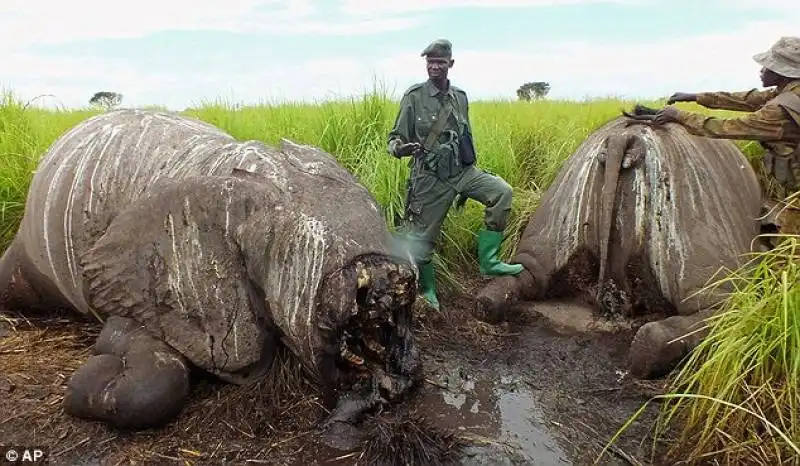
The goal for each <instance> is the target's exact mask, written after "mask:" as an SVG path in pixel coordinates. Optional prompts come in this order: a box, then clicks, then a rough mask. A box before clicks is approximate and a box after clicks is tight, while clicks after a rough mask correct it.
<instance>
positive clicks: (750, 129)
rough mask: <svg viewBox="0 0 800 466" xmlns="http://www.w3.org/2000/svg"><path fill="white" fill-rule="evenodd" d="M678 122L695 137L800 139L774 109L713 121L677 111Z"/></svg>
mask: <svg viewBox="0 0 800 466" xmlns="http://www.w3.org/2000/svg"><path fill="white" fill-rule="evenodd" d="M678 122H679V123H680V124H681V125H683V126H684V127H685V128H686V130H687V131H688V132H689V133H691V134H693V135H695V136H706V137H711V138H718V139H748V140H756V141H779V140H785V139H793V138H800V129H799V128H798V126H797V125H796V124H795V123H794V121H792V120H791V119H789V117H788V116H787V115H786V114H785V113H784V112H783V110H782V109H781V108H780V107H777V106H773V105H768V106H765V107H762V108H761V109H760V110H757V111H755V112H753V113H750V114H748V115H745V116H743V117H740V118H716V117H711V116H708V115H703V114H701V113H694V112H686V111H681V110H679V111H678Z"/></svg>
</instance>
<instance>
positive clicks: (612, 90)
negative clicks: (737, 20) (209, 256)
mask: <svg viewBox="0 0 800 466" xmlns="http://www.w3.org/2000/svg"><path fill="white" fill-rule="evenodd" d="M9 1H16V0H3V3H2V4H3V7H2V8H9V5H11V6H13V4H11V3H5V2H9ZM141 1H142V2H144V3H147V1H149V0H141ZM430 1H432V2H434V3H436V2H439V3H438V4H439V5H441V4H443V3H447V2H446V0H430ZM478 1H480V0H473V2H478ZM503 1H505V2H510V1H512V0H503ZM519 1H522V0H519ZM735 1H736V2H737V3H736V4H737V5H739V7H741V8H745V7H747V0H735ZM762 1H766V2H768V3H770V1H771V0H762ZM187 2H188V0H178V3H183V4H184V5H186V4H187ZM85 3H86V2H84V4H85ZM227 3H228V4H230V6H231V7H230V8H229V9H227V10H225V11H226V13H225V14H224V15H222V16H220V17H219V18H218V21H217V25H221V24H225V22H226V21H227V22H229V23H231V24H233V23H236V22H238V23H237V24H240V25H241V24H245V25H246V24H248V23H247V21H254V22H255V21H256V19H255V17H250V18H242V17H241V16H242V15H244V16H247V15H246V14H245V13H243V12H246V11H250V10H248V8H251V7H253V5H254V4H255V3H257V2H255V1H248V0H228V1H227ZM464 3H466V2H465V1H462V2H460V4H464ZM528 3H530V2H528ZM777 3H778V2H777V1H776V0H772V1H771V3H770V4H771V5H772V7H777V6H778V5H777ZM39 4H42V2H41V1H40V2H39ZM448 4H454V2H453V1H450V2H449V3H448ZM198 5H199V6H198V9H197V10H196V11H195V12H194V13H191V14H188V13H187V14H186V15H184V16H183V20H182V21H184V22H183V23H181V24H182V26H181V27H186V28H190V27H192V24H193V22H198V24H199V23H202V22H203V20H202V18H205V17H207V16H208V15H213V13H214V11H216V10H214V9H215V8H216V7H215V6H214V5H213V4H212V2H211V1H206V2H205V3H202V2H201V3H199V4H198ZM270 5H271V8H273V9H275V10H276V11H277V10H280V9H281V8H284V7H285V6H286V4H285V3H282V2H277V1H274V2H271V3H270ZM306 5H309V4H306ZM292 8H294V9H292ZM146 10H147V9H144V10H143V11H146ZM219 10H220V11H222V10H223V9H222V8H220V9H219ZM170 11H171V10H170ZM260 11H262V12H263V11H267V10H260ZM269 11H272V10H269ZM280 11H284V13H283V14H284V16H283V17H284V18H290V19H287V21H286V24H284V25H283V27H285V28H291V27H294V28H296V29H294V31H295V32H297V33H299V32H300V31H306V33H312V32H313V31H326V33H329V34H331V33H337V32H338V33H351V32H352V31H348V30H347V27H350V26H352V25H353V24H357V26H356V28H358V29H360V32H362V33H366V32H367V31H370V30H371V31H376V30H381V28H383V27H386V24H394V27H397V28H402V27H405V26H407V25H408V24H409V23H406V22H404V21H408V19H406V18H402V17H401V18H399V19H395V18H394V17H391V16H390V17H387V18H385V19H384V21H388V22H389V23H386V22H379V21H370V20H358V19H352V22H351V23H347V22H345V23H341V24H334V23H327V22H324V21H320V22H315V21H316V20H309V19H308V18H309V16H308V15H310V14H311V10H310V9H309V7H308V6H303V4H302V3H299V4H296V5H295V6H294V7H290V8H288V9H286V8H284V9H283V10H280ZM787 11H788V13H787V12H784V13H783V14H782V15H781V20H780V21H770V22H751V23H749V24H748V25H747V26H746V27H744V28H740V29H735V30H730V31H728V32H725V33H722V34H704V35H698V36H690V37H668V38H665V39H658V40H654V39H650V38H648V37H647V36H642V37H640V38H639V40H638V41H637V42H629V43H614V42H606V43H603V42H597V41H582V40H570V41H561V42H556V41H553V42H533V41H532V42H531V43H527V44H526V43H518V42H517V43H516V44H515V46H514V49H511V50H509V49H508V48H504V49H503V50H502V51H497V50H492V49H481V48H472V49H461V48H459V49H458V52H457V53H456V57H455V58H456V66H455V68H454V69H453V70H452V78H453V80H454V82H455V83H456V85H459V86H460V87H462V88H463V89H465V90H466V91H467V92H468V93H469V95H470V97H471V99H473V100H476V99H481V98H494V97H503V98H515V91H516V89H517V87H519V86H520V85H521V84H522V83H524V82H527V81H532V80H544V81H548V82H550V83H551V86H552V90H551V96H552V97H554V98H581V97H593V96H607V95H620V96H631V97H642V98H648V97H657V96H665V95H668V94H671V93H672V92H675V91H703V90H723V89H733V90H735V89H748V88H751V87H757V86H758V85H759V81H758V69H759V67H758V65H757V64H756V63H755V62H753V61H752V55H753V54H755V53H758V52H760V51H763V50H765V49H767V48H768V47H769V46H770V45H771V44H772V43H773V42H774V41H775V40H776V39H777V38H778V37H779V36H781V35H796V24H798V23H800V13H795V12H794V10H787ZM236 12H239V13H236ZM370 14H372V13H370ZM140 16H141V17H145V16H147V15H146V14H144V13H141V14H140ZM0 17H4V15H3V14H2V13H0ZM148 21H149V23H148ZM159 21H161V20H155V19H152V20H144V22H141V23H138V24H137V25H136V26H130V27H129V29H127V32H125V31H122V32H120V31H117V34H122V33H126V34H134V33H136V34H143V33H145V31H152V30H154V29H156V28H158V27H162V26H164V25H163V23H161V22H159ZM359 21H361V22H360V23H359ZM391 21H395V23H391ZM0 22H2V20H0ZM132 22H136V21H132ZM91 24H94V23H93V22H92V21H88V20H87V22H86V25H87V26H86V27H87V28H88V27H89V25H91ZM92 27H95V26H92ZM105 27H106V26H102V25H100V26H96V29H95V30H94V32H92V34H98V33H101V32H102V31H104V30H105V29H103V28H105ZM303 28H305V29H303ZM0 30H2V29H0ZM82 33H83V34H89V32H87V31H83V32H82ZM418 48H419V47H418V46H416V45H414V46H411V45H409V46H408V47H404V48H395V49H393V50H389V49H387V48H382V49H381V54H380V55H378V56H374V57H370V56H367V55H366V54H361V55H358V56H352V57H348V56H329V57H327V58H326V59H324V60H304V61H303V59H302V57H298V60H301V61H300V62H294V63H289V62H283V63H281V64H280V66H275V64H274V63H271V62H270V60H266V59H265V60H253V61H248V62H247V64H246V65H243V66H242V67H237V68H235V69H230V68H228V69H218V67H215V66H213V64H211V63H209V65H208V66H207V68H205V69H196V68H193V69H181V68H180V67H179V64H178V63H177V62H176V63H175V65H174V66H170V67H162V68H161V69H160V70H157V71H155V72H153V71H150V70H147V69H146V68H143V67H140V66H137V63H134V62H131V61H128V60H126V59H123V58H114V59H102V60H101V59H99V58H78V57H61V58H49V57H47V58H46V57H42V56H37V55H32V54H30V53H26V52H24V51H16V52H13V53H5V54H3V53H2V52H1V51H0V57H2V59H3V64H4V73H3V76H2V77H0V86H3V85H5V86H7V87H10V88H11V89H13V90H14V92H15V93H17V94H18V95H19V96H20V97H22V98H24V99H30V98H32V97H34V96H37V95H40V94H54V95H56V97H57V100H54V99H50V100H48V101H47V103H48V104H53V103H60V104H63V105H65V106H69V107H74V106H83V105H86V103H87V101H88V99H89V97H90V96H91V95H92V94H93V93H94V92H96V91H99V90H111V91H118V92H122V93H123V94H124V95H125V99H124V101H123V105H129V106H138V105H146V104H164V105H167V106H168V107H170V108H173V109H182V108H184V107H185V106H187V105H191V104H194V103H197V102H198V101H200V100H205V99H215V98H224V99H227V100H233V101H243V102H257V101H259V100H282V99H291V100H299V99H324V98H330V97H334V96H344V95H352V94H357V93H360V92H362V91H363V90H365V89H369V88H370V87H371V85H372V79H373V77H377V78H378V79H380V80H381V81H383V82H385V83H386V84H388V85H389V86H391V87H394V89H395V91H396V92H397V93H399V92H402V91H403V90H405V88H407V87H408V86H409V85H410V84H412V83H414V82H418V81H421V80H424V79H425V69H424V63H423V61H422V58H421V57H420V56H419V50H418ZM343 55H344V53H343ZM40 104H41V102H40Z"/></svg>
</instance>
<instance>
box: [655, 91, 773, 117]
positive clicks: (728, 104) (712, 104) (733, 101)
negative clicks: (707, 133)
mask: <svg viewBox="0 0 800 466" xmlns="http://www.w3.org/2000/svg"><path fill="white" fill-rule="evenodd" d="M776 95H777V91H776V90H775V89H768V90H764V91H759V90H757V89H750V90H749V91H742V92H699V93H685V92H677V93H675V94H672V95H671V96H670V97H669V99H668V100H667V104H669V105H671V104H673V103H675V102H697V103H698V104H699V105H702V106H703V107H706V108H713V109H718V110H732V111H737V112H754V111H756V110H758V109H759V108H761V107H763V106H764V104H766V103H767V102H768V101H769V100H770V99H772V98H773V97H775V96H776Z"/></svg>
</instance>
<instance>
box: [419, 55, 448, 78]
mask: <svg viewBox="0 0 800 466" xmlns="http://www.w3.org/2000/svg"><path fill="white" fill-rule="evenodd" d="M425 62H426V66H427V68H428V77H429V78H431V79H446V78H447V72H448V70H449V69H450V67H451V66H453V59H451V58H440V57H426V58H425Z"/></svg>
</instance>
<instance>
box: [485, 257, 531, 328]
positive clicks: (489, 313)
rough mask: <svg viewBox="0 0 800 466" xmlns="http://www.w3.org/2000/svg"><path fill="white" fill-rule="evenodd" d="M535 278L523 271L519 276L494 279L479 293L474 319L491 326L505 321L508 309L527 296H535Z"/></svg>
mask: <svg viewBox="0 0 800 466" xmlns="http://www.w3.org/2000/svg"><path fill="white" fill-rule="evenodd" d="M535 283H536V282H535V280H534V279H533V276H532V275H531V274H530V273H529V272H528V271H527V270H523V271H522V273H520V274H519V275H518V276H512V275H505V276H501V277H497V278H494V279H492V281H490V282H489V283H488V284H487V285H486V286H485V287H483V289H481V290H480V291H479V292H478V295H477V296H476V297H475V302H474V306H475V307H474V311H473V312H474V317H475V318H476V319H478V320H481V321H484V322H486V323H489V324H495V323H500V322H502V321H503V320H504V318H505V314H506V312H507V311H508V309H509V308H510V307H511V305H513V304H514V303H516V302H517V301H519V300H520V299H522V298H523V296H522V294H523V290H527V293H526V294H531V293H532V294H535V293H533V291H532V290H534V287H535Z"/></svg>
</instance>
